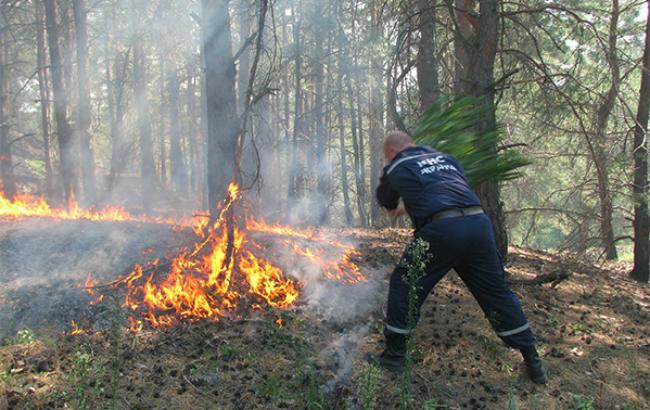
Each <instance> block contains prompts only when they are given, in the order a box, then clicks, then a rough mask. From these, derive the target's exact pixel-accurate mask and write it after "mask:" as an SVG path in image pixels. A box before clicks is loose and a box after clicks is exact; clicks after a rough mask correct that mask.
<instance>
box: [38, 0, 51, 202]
mask: <svg viewBox="0 0 650 410" xmlns="http://www.w3.org/2000/svg"><path fill="white" fill-rule="evenodd" d="M34 5H35V7H36V65H37V66H38V67H37V70H38V77H37V78H38V93H39V98H40V106H41V132H42V133H43V162H44V163H45V195H46V197H48V198H51V197H52V195H54V191H53V187H52V153H51V148H50V88H49V85H48V81H47V56H46V53H47V49H46V48H45V19H44V17H43V4H42V3H41V2H40V1H36V2H34Z"/></svg>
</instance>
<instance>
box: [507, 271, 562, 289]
mask: <svg viewBox="0 0 650 410" xmlns="http://www.w3.org/2000/svg"><path fill="white" fill-rule="evenodd" d="M570 276H571V274H570V273H569V272H561V271H555V272H551V273H543V274H541V275H537V276H535V277H534V278H532V279H512V278H509V279H508V282H509V283H510V284H511V285H542V284H544V283H551V289H555V287H556V286H557V285H559V284H560V282H562V281H564V280H567V279H569V277H570Z"/></svg>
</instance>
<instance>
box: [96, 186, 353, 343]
mask: <svg viewBox="0 0 650 410" xmlns="http://www.w3.org/2000/svg"><path fill="white" fill-rule="evenodd" d="M241 201H242V196H241V193H240V191H239V187H238V186H237V185H236V184H234V183H233V184H231V185H230V186H229V189H228V197H227V198H226V200H225V201H224V203H223V204H222V206H221V209H220V212H219V215H218V216H217V217H216V218H215V219H214V221H212V222H210V221H208V219H207V218H204V219H201V220H199V222H198V223H197V224H196V225H195V226H194V227H193V232H194V234H195V235H196V242H195V244H194V246H193V247H192V248H183V249H181V250H180V251H179V252H178V253H177V254H176V255H175V256H174V257H173V258H171V261H170V262H168V263H164V264H160V263H159V260H157V259H156V260H153V261H152V262H150V263H149V264H147V265H146V266H144V267H143V266H142V265H136V266H135V268H134V269H133V271H132V272H131V273H130V274H128V275H126V276H125V277H123V278H121V279H119V280H117V281H115V282H113V283H112V284H111V287H113V288H119V287H124V288H126V296H125V298H124V302H123V306H124V307H126V308H128V309H129V310H130V311H132V312H133V315H132V316H130V317H129V321H130V323H131V330H133V331H139V330H141V329H142V326H143V321H144V322H147V323H148V324H150V325H151V326H153V327H170V326H172V325H174V324H177V323H178V322H179V321H195V320H199V319H207V320H212V321H217V320H219V319H221V318H224V317H230V318H236V317H241V312H246V311H248V310H255V309H264V306H263V305H265V306H267V307H271V308H275V309H280V310H282V309H287V308H289V307H292V306H294V305H295V304H296V302H297V301H298V298H299V296H300V288H301V287H302V286H303V284H302V283H300V282H299V281H297V280H296V279H295V278H290V277H288V276H287V275H286V274H285V270H284V269H282V268H280V267H279V266H278V265H277V264H275V263H273V262H271V260H269V259H267V258H265V257H262V256H259V255H260V253H262V251H264V250H265V247H264V246H263V244H262V243H261V242H260V241H258V240H257V239H256V237H255V235H250V233H251V232H252V233H263V234H267V235H269V234H270V235H275V236H278V235H279V236H280V237H281V240H280V241H278V242H279V243H281V244H283V245H284V246H286V247H287V248H288V249H289V250H291V251H293V252H295V254H294V255H292V256H293V257H296V256H297V257H302V258H304V259H306V260H308V261H309V263H311V264H313V265H314V266H316V267H317V268H318V269H319V270H320V272H321V274H322V275H324V277H326V278H327V279H329V280H335V281H339V282H342V283H345V284H356V283H360V282H364V281H366V278H365V277H364V276H363V274H361V272H360V269H359V267H358V266H357V265H356V264H355V263H354V262H352V260H351V258H353V257H355V256H358V253H357V252H356V250H355V249H354V247H352V246H350V245H347V244H344V243H343V242H340V241H336V240H327V239H326V238H325V237H323V236H321V235H318V234H316V233H315V232H313V231H308V230H307V231H299V230H296V229H293V228H290V227H284V226H280V225H268V224H266V223H265V222H264V221H263V220H256V219H254V218H252V217H246V216H245V215H244V216H243V217H241V218H238V216H237V208H236V206H237V205H238V204H240V203H241ZM242 209H245V207H242ZM241 222H245V224H242V223H241ZM85 288H86V289H87V290H88V292H89V293H91V294H92V295H93V296H96V297H99V298H101V297H103V295H97V294H96V286H94V284H93V283H87V284H86V286H85Z"/></svg>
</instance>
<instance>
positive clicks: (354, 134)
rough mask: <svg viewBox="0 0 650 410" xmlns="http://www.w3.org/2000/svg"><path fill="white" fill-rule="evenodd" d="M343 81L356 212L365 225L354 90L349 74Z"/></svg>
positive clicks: (363, 188) (364, 196)
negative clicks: (348, 112) (352, 161)
mask: <svg viewBox="0 0 650 410" xmlns="http://www.w3.org/2000/svg"><path fill="white" fill-rule="evenodd" d="M345 82H346V86H347V91H348V100H349V102H350V118H351V131H352V149H353V151H354V182H355V186H356V188H357V192H356V197H357V212H358V213H359V225H361V226H362V227H366V226H367V225H368V217H367V214H366V202H365V198H366V187H365V184H364V181H363V177H362V173H361V155H363V152H362V151H361V148H360V144H359V138H358V135H357V132H358V128H357V120H358V118H359V117H358V116H357V110H355V104H354V103H355V101H354V91H353V90H352V79H351V78H350V74H349V72H348V74H346V76H345Z"/></svg>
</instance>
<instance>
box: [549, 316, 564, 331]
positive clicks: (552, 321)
mask: <svg viewBox="0 0 650 410" xmlns="http://www.w3.org/2000/svg"><path fill="white" fill-rule="evenodd" d="M546 324H547V325H548V327H551V328H553V329H557V328H559V327H560V325H561V324H562V322H561V321H560V319H559V318H557V317H555V316H551V317H549V318H548V319H546Z"/></svg>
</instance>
